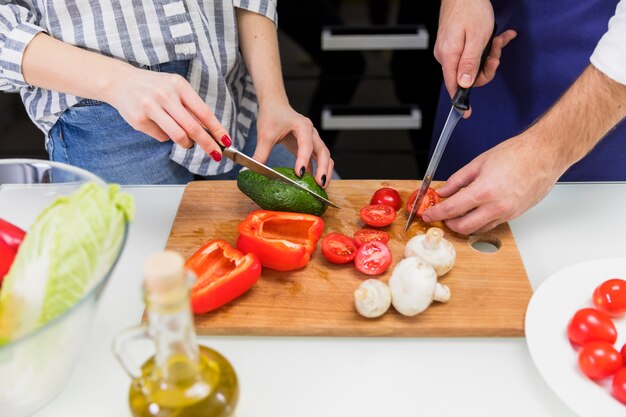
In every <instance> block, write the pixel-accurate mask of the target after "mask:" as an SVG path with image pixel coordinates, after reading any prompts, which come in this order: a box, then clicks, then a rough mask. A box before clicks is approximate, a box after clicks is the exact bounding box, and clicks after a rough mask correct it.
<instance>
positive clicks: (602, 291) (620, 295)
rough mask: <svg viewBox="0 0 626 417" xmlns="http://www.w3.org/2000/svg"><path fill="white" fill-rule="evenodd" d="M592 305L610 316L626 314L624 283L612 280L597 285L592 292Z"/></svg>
mask: <svg viewBox="0 0 626 417" xmlns="http://www.w3.org/2000/svg"><path fill="white" fill-rule="evenodd" d="M593 305H595V306H596V308H597V309H598V310H600V311H602V312H604V313H606V314H608V315H610V316H622V315H624V313H626V281H624V280H623V279H619V278H613V279H610V280H608V281H604V282H603V283H602V284H600V285H598V287H597V288H596V290H595V291H594V292H593Z"/></svg>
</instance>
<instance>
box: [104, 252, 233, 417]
mask: <svg viewBox="0 0 626 417" xmlns="http://www.w3.org/2000/svg"><path fill="white" fill-rule="evenodd" d="M144 294H145V302H146V312H147V319H148V326H147V327H145V326H142V327H139V328H133V329H129V330H126V331H125V332H123V333H121V334H120V335H119V336H118V337H117V338H116V340H115V342H114V351H115V353H116V355H117V356H118V359H119V360H120V362H121V363H122V365H123V366H124V368H125V369H126V371H127V372H128V373H129V374H130V375H131V377H132V378H133V381H132V383H131V386H130V392H129V396H128V398H129V405H130V408H131V411H132V413H133V416H136V417H149V416H150V417H152V416H158V417H229V416H232V415H233V413H234V410H235V406H236V404H237V399H238V395H239V386H238V382H237V375H236V374H235V371H234V369H233V367H232V366H231V364H230V363H229V362H228V360H227V359H226V358H224V357H223V356H222V355H220V354H219V353H218V352H216V351H215V350H213V349H210V348H207V347H205V346H198V344H197V342H196V332H195V329H194V327H193V317H192V314H191V309H190V306H189V285H188V276H187V273H186V271H185V269H184V260H183V258H182V257H181V256H180V255H179V254H177V253H175V252H167V251H166V252H161V253H158V254H155V255H153V256H151V257H150V258H149V259H148V261H147V262H146V265H145V268H144ZM146 338H148V339H152V340H153V341H154V344H155V345H156V353H155V355H154V356H153V357H152V358H150V359H149V360H148V361H147V362H146V363H144V364H143V365H142V366H141V368H140V369H139V368H137V367H134V366H133V365H132V363H131V361H130V360H129V357H128V355H127V354H126V347H127V346H128V345H129V342H132V341H134V340H137V339H146Z"/></svg>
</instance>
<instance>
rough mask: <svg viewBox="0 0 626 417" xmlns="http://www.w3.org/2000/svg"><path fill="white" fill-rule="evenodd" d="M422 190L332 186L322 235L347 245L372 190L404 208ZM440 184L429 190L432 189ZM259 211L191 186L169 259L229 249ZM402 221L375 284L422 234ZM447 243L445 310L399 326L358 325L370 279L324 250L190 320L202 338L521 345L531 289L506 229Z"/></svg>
mask: <svg viewBox="0 0 626 417" xmlns="http://www.w3.org/2000/svg"><path fill="white" fill-rule="evenodd" d="M418 185H419V183H418V182H417V181H405V180H390V181H380V180H367V181H364V180H354V181H353V180H337V181H333V182H332V183H331V185H330V187H329V190H328V194H329V198H330V199H331V200H332V201H333V202H335V203H337V204H339V205H340V206H341V207H342V209H341V210H336V209H333V208H329V209H328V210H327V211H326V213H325V214H324V216H323V219H324V221H325V224H326V228H325V230H324V235H325V234H326V233H330V232H338V233H343V234H346V235H349V236H352V235H353V233H354V232H355V231H356V230H358V229H360V228H363V227H364V223H363V221H362V220H361V219H360V217H359V210H360V209H361V208H362V207H363V206H365V205H367V204H369V200H370V198H371V196H372V194H373V193H374V191H376V190H377V189H378V188H381V187H385V186H389V187H393V188H395V189H397V190H398V191H399V192H400V195H401V196H402V199H403V205H404V204H405V202H406V200H407V199H408V197H409V195H410V194H411V193H412V192H413V191H414V190H415V189H416V187H417V186H418ZM440 185H441V184H436V183H435V184H434V188H437V187H438V186H440ZM257 209H259V207H258V206H257V205H256V204H255V203H254V202H252V201H251V200H250V199H248V197H246V196H245V195H243V194H242V193H241V192H240V191H239V190H238V189H237V186H236V183H235V182H234V181H203V182H192V183H190V184H189V185H188V186H187V188H186V190H185V192H184V195H183V198H182V201H181V204H180V207H179V208H178V212H177V214H176V218H175V220H174V224H173V226H172V230H171V232H170V236H169V239H168V242H167V249H172V250H176V251H179V252H181V253H182V254H183V256H185V258H188V257H190V256H191V255H192V254H193V253H194V252H195V251H196V250H197V249H198V248H199V247H200V246H201V245H202V244H203V243H205V242H206V241H207V240H210V239H223V240H226V241H227V242H229V243H231V244H233V245H234V244H235V242H236V239H237V225H238V224H239V222H241V221H242V220H243V219H244V218H245V217H246V215H247V214H248V213H249V212H250V211H252V210H257ZM406 219H407V212H406V210H405V209H404V208H403V209H401V210H400V211H399V212H398V216H397V218H396V220H395V222H394V223H393V224H392V225H391V226H389V227H387V228H384V230H386V231H387V232H389V234H390V236H391V240H390V242H389V248H390V249H391V252H392V254H393V264H392V267H391V268H390V269H389V270H388V271H387V272H386V273H385V274H383V275H381V276H379V278H380V279H381V280H383V281H385V282H387V281H388V279H389V277H390V276H391V271H392V269H393V266H395V265H396V264H397V263H398V262H399V261H400V260H401V259H402V257H403V255H404V246H405V243H406V242H407V241H408V240H409V238H411V237H412V236H414V235H416V234H418V233H423V232H425V231H426V229H427V227H428V226H427V225H425V224H423V223H421V222H419V221H418V222H415V223H413V225H412V227H411V228H410V229H409V231H408V232H407V233H406V234H403V233H402V230H403V228H404V224H405V223H406ZM444 230H445V231H446V238H447V239H448V240H450V241H451V242H452V243H453V244H454V246H455V248H456V251H457V261H456V265H455V267H454V268H453V269H452V271H450V272H449V273H448V274H447V275H445V276H443V277H441V278H440V282H441V283H443V284H445V285H447V286H448V287H450V290H451V292H452V298H451V300H450V301H449V302H448V303H446V304H440V303H436V302H435V303H433V304H432V305H431V307H430V308H429V309H428V310H426V311H425V312H424V313H422V314H420V315H417V316H415V317H404V316H402V315H400V314H398V313H397V312H396V311H395V310H394V309H393V307H391V308H390V309H389V311H388V312H387V313H386V314H385V315H383V316H382V317H381V318H378V319H366V318H363V317H361V316H360V315H359V314H358V313H357V312H356V311H355V309H354V299H353V292H354V290H355V289H356V287H357V286H358V285H359V283H361V282H362V281H363V280H364V279H367V278H369V277H367V276H365V275H363V274H361V273H360V272H358V271H357V270H356V269H355V268H354V265H353V264H348V265H333V264H331V263H329V262H327V261H326V260H325V259H324V257H323V256H322V254H321V250H320V246H321V240H320V242H319V243H318V247H317V250H316V252H315V253H314V255H313V257H312V259H311V261H310V262H309V264H308V265H307V266H306V267H305V268H303V269H301V270H298V271H291V272H278V271H274V270H271V269H267V268H264V269H263V273H262V275H261V278H260V279H259V281H258V282H257V284H256V285H255V286H254V287H253V288H252V289H251V290H249V291H248V292H247V293H246V294H244V295H243V296H241V297H240V298H238V299H236V300H235V301H233V302H231V303H230V304H228V305H226V306H224V307H222V308H221V309H219V310H217V311H215V312H212V313H209V314H205V315H198V316H196V329H197V331H198V333H199V334H205V335H215V334H218V335H289V336H293V335H308V336H523V335H524V314H525V311H526V306H527V304H528V301H529V300H530V297H531V295H532V289H531V287H530V284H529V282H528V277H527V275H526V271H525V269H524V265H523V263H522V260H521V258H520V255H519V251H518V249H517V246H516V245H515V239H514V238H513V235H512V233H511V229H510V228H509V226H508V224H503V225H500V226H499V227H497V228H496V229H494V230H493V231H491V232H489V233H488V234H486V235H481V236H475V237H472V238H470V239H468V238H467V237H465V236H461V235H457V234H455V233H453V232H451V231H450V230H448V229H445V228H444ZM470 240H472V241H473V240H484V241H490V242H494V243H496V244H498V245H499V246H500V249H499V250H498V251H497V252H494V253H484V252H481V251H478V250H476V249H474V247H472V246H471V245H470Z"/></svg>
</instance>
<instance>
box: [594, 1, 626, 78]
mask: <svg viewBox="0 0 626 417" xmlns="http://www.w3.org/2000/svg"><path fill="white" fill-rule="evenodd" d="M590 61H591V63H592V64H593V66H594V67H596V68H597V69H599V70H600V71H602V72H603V73H604V74H605V75H606V76H607V77H609V78H611V79H613V80H615V81H617V82H618V83H620V84H624V85H626V0H620V2H619V4H618V5H617V9H616V10H615V14H614V15H613V17H612V18H611V19H610V20H609V30H608V31H607V32H606V33H605V34H604V36H602V39H600V42H598V45H596V49H595V50H594V51H593V54H591V58H590Z"/></svg>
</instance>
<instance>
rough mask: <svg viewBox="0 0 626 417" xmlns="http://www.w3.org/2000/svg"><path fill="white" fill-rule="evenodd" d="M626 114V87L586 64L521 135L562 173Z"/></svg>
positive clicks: (553, 167)
mask: <svg viewBox="0 0 626 417" xmlns="http://www.w3.org/2000/svg"><path fill="white" fill-rule="evenodd" d="M625 116H626V86H625V85H623V84H620V83H618V82H616V81H613V80H612V79H610V78H609V77H607V76H606V75H604V74H603V73H602V72H600V71H599V70H598V69H597V68H595V67H594V66H593V65H589V66H588V67H587V68H586V69H585V71H583V73H582V74H581V76H580V77H579V78H578V79H577V80H576V82H574V84H572V86H571V87H570V88H569V89H568V90H567V92H566V93H565V94H564V95H563V96H562V97H561V98H560V99H559V100H558V101H557V102H556V103H555V104H554V105H553V106H552V107H551V108H550V109H549V110H548V111H547V112H546V113H545V114H544V115H543V116H542V117H541V118H540V119H539V120H538V121H537V122H536V123H535V124H534V125H533V126H532V127H530V128H529V129H528V130H527V131H526V132H525V133H524V135H526V136H528V137H530V138H533V140H536V141H537V151H538V152H542V153H545V152H547V153H548V156H550V157H549V158H547V159H546V160H547V161H551V162H550V163H551V164H552V166H551V167H546V168H552V169H558V170H560V171H561V172H560V174H562V173H563V172H565V170H566V169H567V168H569V167H570V166H571V165H573V164H574V163H576V162H578V161H579V160H580V159H582V158H583V157H584V156H585V155H587V153H589V152H590V151H591V150H592V149H593V147H594V146H595V145H596V144H597V143H598V142H599V141H600V140H601V139H602V138H603V137H604V136H605V135H606V134H607V133H608V132H609V131H610V130H611V129H612V128H613V127H614V126H615V125H616V124H618V123H619V122H620V121H621V120H622V119H623V118H624V117H625Z"/></svg>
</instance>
